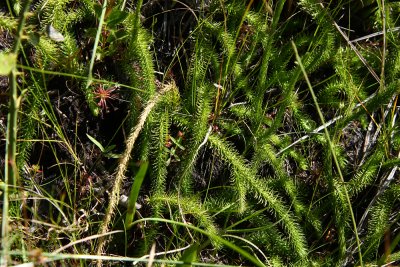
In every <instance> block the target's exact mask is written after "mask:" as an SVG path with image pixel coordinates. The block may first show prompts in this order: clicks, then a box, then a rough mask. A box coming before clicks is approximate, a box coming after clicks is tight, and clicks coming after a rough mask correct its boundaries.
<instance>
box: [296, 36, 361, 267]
mask: <svg viewBox="0 0 400 267" xmlns="http://www.w3.org/2000/svg"><path fill="white" fill-rule="evenodd" d="M292 46H293V50H294V52H295V54H296V60H297V62H298V63H299V66H300V69H301V71H302V72H303V75H304V79H305V80H306V83H307V85H308V89H309V90H310V93H311V96H312V98H313V101H314V104H315V106H316V108H317V111H318V116H319V118H320V120H321V122H322V124H325V119H324V116H323V114H322V112H321V109H320V108H319V105H318V100H317V96H316V95H315V93H314V89H313V88H312V86H311V83H310V80H309V79H308V76H307V72H306V70H305V69H304V66H303V64H302V62H301V58H300V56H299V53H298V51H297V47H296V44H295V43H294V42H293V41H292ZM324 131H325V136H326V139H327V140H328V144H329V148H330V150H331V152H332V157H333V161H334V162H335V166H336V169H337V172H338V174H339V177H340V181H341V182H342V184H343V186H344V187H345V182H344V178H343V174H342V170H341V169H340V165H339V161H338V159H337V157H336V153H335V150H334V148H333V143H332V141H331V138H330V136H329V132H328V129H327V128H324ZM344 192H345V196H346V200H347V205H349V210H350V216H351V221H352V223H353V230H354V234H355V237H356V241H357V247H358V255H359V259H360V265H361V266H364V264H363V260H362V254H361V243H360V239H359V238H358V231H357V223H356V219H355V217H354V213H353V209H352V207H351V201H350V197H349V193H348V192H347V189H346V187H345V190H344Z"/></svg>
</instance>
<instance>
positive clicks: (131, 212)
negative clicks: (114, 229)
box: [125, 162, 149, 226]
mask: <svg viewBox="0 0 400 267" xmlns="http://www.w3.org/2000/svg"><path fill="white" fill-rule="evenodd" d="M148 166H149V163H148V162H143V163H142V165H140V168H139V171H138V173H137V174H136V176H135V180H134V181H133V185H132V188H131V192H130V194H129V200H128V209H127V212H126V218H125V225H127V226H130V225H131V224H132V222H133V218H134V216H135V212H136V205H135V204H136V200H137V198H138V196H139V191H140V187H141V186H142V183H143V180H144V177H145V176H146V172H147V167H148Z"/></svg>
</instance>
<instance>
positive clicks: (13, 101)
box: [0, 0, 31, 266]
mask: <svg viewBox="0 0 400 267" xmlns="http://www.w3.org/2000/svg"><path fill="white" fill-rule="evenodd" d="M30 2H31V0H27V1H25V4H24V6H23V9H22V12H21V13H20V17H19V22H18V28H17V34H16V36H15V42H14V46H13V48H12V53H13V54H14V55H17V54H18V50H19V48H20V45H21V39H22V36H23V28H24V25H25V20H26V15H27V12H28V11H29V6H30ZM9 82H10V100H9V101H10V103H9V111H8V116H7V136H6V154H5V161H6V163H5V164H4V174H5V175H4V190H3V213H2V224H1V238H2V240H1V241H2V242H1V249H2V252H1V257H0V266H7V257H8V247H9V244H8V211H9V202H8V201H9V199H8V197H9V186H10V185H13V186H14V188H15V186H16V185H17V177H18V171H17V168H16V164H15V158H16V151H17V115H18V101H19V99H18V92H17V67H16V66H14V67H13V69H12V70H11V72H10V74H9Z"/></svg>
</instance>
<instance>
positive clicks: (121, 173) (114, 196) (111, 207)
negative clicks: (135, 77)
mask: <svg viewBox="0 0 400 267" xmlns="http://www.w3.org/2000/svg"><path fill="white" fill-rule="evenodd" d="M170 90H176V85H175V84H174V83H170V84H167V85H165V86H164V88H163V89H162V90H161V91H160V92H159V93H158V94H156V95H155V96H154V97H153V98H152V99H151V100H150V101H149V102H148V103H147V105H146V107H145V109H144V110H143V112H142V114H141V116H140V118H139V122H138V124H137V125H136V126H135V127H134V128H133V129H132V131H131V133H130V135H129V137H128V140H127V142H126V149H125V151H124V153H123V154H122V157H121V160H120V163H119V165H118V169H117V173H116V175H115V182H114V186H113V190H112V192H111V195H110V202H109V204H108V208H107V211H106V215H105V218H104V220H103V223H102V225H101V227H100V230H99V234H100V235H104V234H106V233H107V232H108V231H109V224H110V222H111V219H112V217H113V216H114V212H115V208H116V206H117V204H118V199H119V193H120V190H121V186H122V182H123V181H124V179H125V172H126V169H127V167H128V163H129V159H130V157H131V153H132V150H133V146H134V144H135V142H136V139H137V138H138V136H139V133H140V131H141V130H142V129H143V126H144V124H145V122H146V119H147V117H148V116H149V115H150V112H151V111H152V109H153V108H154V106H155V105H156V104H157V103H158V102H159V101H160V100H161V97H162V96H163V94H165V93H167V92H168V91H170ZM105 245H106V239H105V238H104V237H101V238H100V239H99V243H98V245H97V252H96V254H97V255H101V254H102V253H103V249H104V247H105ZM101 264H102V262H101V260H99V261H98V262H97V266H99V267H100V266H102V265H101Z"/></svg>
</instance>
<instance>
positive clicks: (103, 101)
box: [94, 85, 118, 112]
mask: <svg viewBox="0 0 400 267" xmlns="http://www.w3.org/2000/svg"><path fill="white" fill-rule="evenodd" d="M117 89H118V86H113V87H110V88H107V89H105V88H104V87H103V85H100V86H98V87H97V88H96V90H95V91H94V98H96V99H99V102H98V103H97V105H98V106H99V107H100V108H101V109H102V110H103V111H105V112H108V106H107V101H109V100H110V99H116V97H115V94H114V93H113V92H114V91H115V90H117Z"/></svg>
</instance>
